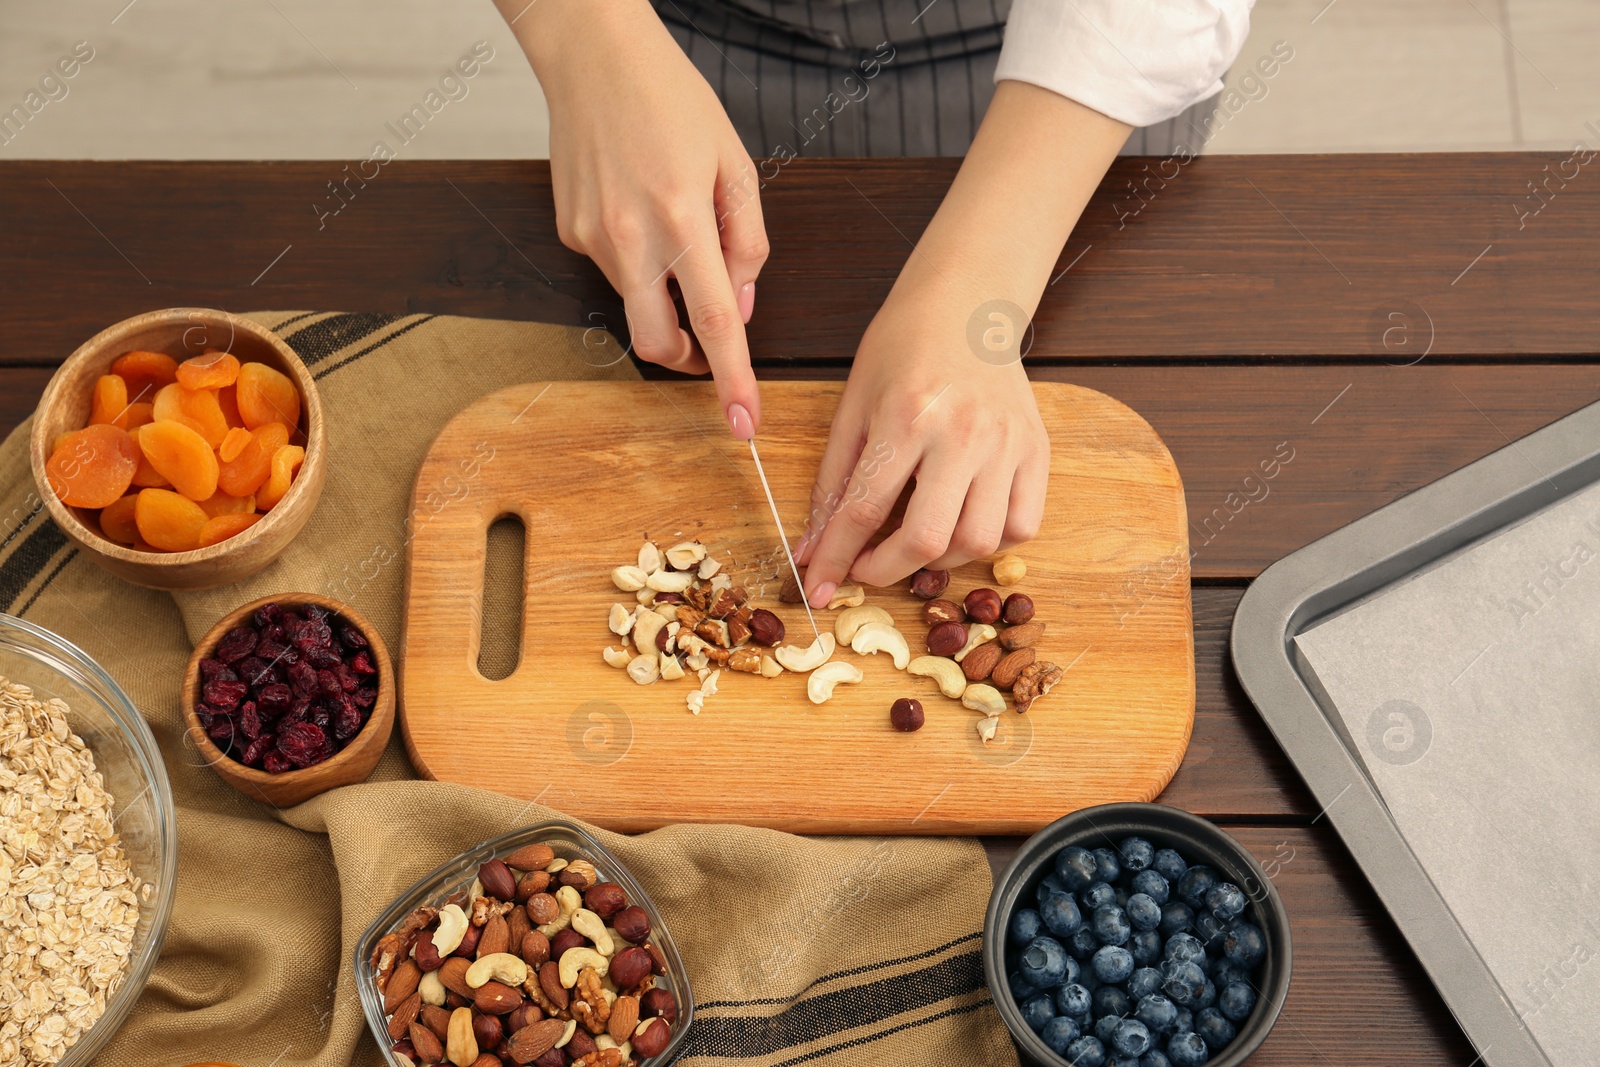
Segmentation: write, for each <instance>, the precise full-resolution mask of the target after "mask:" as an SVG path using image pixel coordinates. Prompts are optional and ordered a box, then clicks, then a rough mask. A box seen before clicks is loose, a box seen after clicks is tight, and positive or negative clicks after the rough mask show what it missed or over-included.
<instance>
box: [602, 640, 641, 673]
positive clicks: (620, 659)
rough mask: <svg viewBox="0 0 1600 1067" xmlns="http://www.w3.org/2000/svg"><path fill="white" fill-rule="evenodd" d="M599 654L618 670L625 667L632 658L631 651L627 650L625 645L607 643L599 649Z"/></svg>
mask: <svg viewBox="0 0 1600 1067" xmlns="http://www.w3.org/2000/svg"><path fill="white" fill-rule="evenodd" d="M600 656H601V658H602V659H604V660H605V661H606V662H607V663H609V664H610V665H611V666H613V667H616V668H618V669H619V670H620V669H621V668H623V667H626V666H627V665H628V664H629V663H630V662H632V660H633V653H632V652H629V651H628V648H627V646H626V645H607V646H606V647H605V648H604V649H602V650H601V652H600Z"/></svg>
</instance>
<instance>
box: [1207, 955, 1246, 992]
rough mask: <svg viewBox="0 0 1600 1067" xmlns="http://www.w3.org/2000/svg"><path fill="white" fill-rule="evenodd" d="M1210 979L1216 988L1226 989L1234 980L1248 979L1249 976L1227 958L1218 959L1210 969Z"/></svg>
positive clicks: (1242, 980)
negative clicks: (1215, 984)
mask: <svg viewBox="0 0 1600 1067" xmlns="http://www.w3.org/2000/svg"><path fill="white" fill-rule="evenodd" d="M1209 973H1210V975H1211V980H1212V981H1213V982H1215V983H1217V988H1218V989H1227V988H1228V987H1229V986H1230V985H1232V984H1233V983H1235V982H1244V981H1248V979H1249V976H1248V975H1247V974H1245V972H1243V971H1241V970H1240V969H1239V968H1237V967H1235V966H1234V965H1233V964H1231V963H1229V962H1228V961H1227V960H1218V961H1217V963H1216V965H1215V966H1213V967H1212V968H1211V970H1210V972H1209Z"/></svg>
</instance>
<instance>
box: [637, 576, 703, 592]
mask: <svg viewBox="0 0 1600 1067" xmlns="http://www.w3.org/2000/svg"><path fill="white" fill-rule="evenodd" d="M693 580H694V575H692V574H690V573H688V572H687V571H656V572H655V573H654V574H652V575H650V577H648V578H646V579H645V580H644V584H645V588H646V589H654V590H655V591H656V592H658V593H681V592H683V591H684V590H685V589H687V588H689V583H690V582H691V581H693Z"/></svg>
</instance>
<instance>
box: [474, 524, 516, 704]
mask: <svg viewBox="0 0 1600 1067" xmlns="http://www.w3.org/2000/svg"><path fill="white" fill-rule="evenodd" d="M484 536H485V537H486V538H487V540H488V544H487V546H486V547H485V550H484V554H483V611H482V614H481V615H480V616H479V619H478V627H479V629H478V633H479V640H478V673H479V674H481V675H483V676H484V677H485V678H487V679H489V680H490V681H491V682H498V681H501V680H502V679H505V678H509V677H511V674H512V672H513V671H515V670H516V669H517V663H518V661H519V660H521V658H522V597H523V590H524V589H525V588H526V586H525V584H524V582H525V575H524V574H523V565H524V560H525V559H526V558H527V556H526V553H527V547H528V531H527V527H525V526H523V524H522V519H521V518H520V517H519V516H516V515H502V516H500V517H499V518H498V519H496V520H495V521H494V523H493V524H492V525H490V527H489V529H488V531H487V532H486V533H485V535H484Z"/></svg>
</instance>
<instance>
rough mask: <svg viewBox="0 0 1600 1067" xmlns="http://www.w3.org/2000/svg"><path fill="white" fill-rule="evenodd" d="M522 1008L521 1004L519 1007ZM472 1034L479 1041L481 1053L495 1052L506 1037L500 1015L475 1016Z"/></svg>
mask: <svg viewBox="0 0 1600 1067" xmlns="http://www.w3.org/2000/svg"><path fill="white" fill-rule="evenodd" d="M518 1000H521V997H518ZM520 1006H521V1005H520V1004H519V1005H518V1007H520ZM472 1033H473V1036H475V1037H476V1038H477V1039H478V1049H479V1051H481V1052H493V1051H494V1050H495V1049H497V1048H499V1047H500V1042H502V1041H504V1040H505V1037H506V1030H505V1026H504V1024H502V1023H501V1022H500V1017H499V1016H498V1015H475V1016H473V1018H472Z"/></svg>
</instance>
